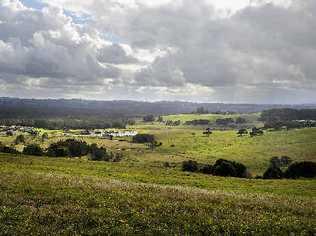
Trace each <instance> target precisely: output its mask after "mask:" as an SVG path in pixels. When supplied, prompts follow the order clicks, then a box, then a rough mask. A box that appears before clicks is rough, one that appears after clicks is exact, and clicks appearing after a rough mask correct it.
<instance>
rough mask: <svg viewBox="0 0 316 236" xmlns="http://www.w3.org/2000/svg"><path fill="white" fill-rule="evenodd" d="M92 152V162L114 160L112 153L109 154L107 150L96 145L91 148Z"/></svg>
mask: <svg viewBox="0 0 316 236" xmlns="http://www.w3.org/2000/svg"><path fill="white" fill-rule="evenodd" d="M90 151H91V154H90V160H92V161H109V160H110V159H111V158H112V153H110V154H109V153H107V151H106V149H105V148H103V147H101V148H99V147H98V146H97V145H96V144H95V143H94V144H92V145H91V146H90Z"/></svg>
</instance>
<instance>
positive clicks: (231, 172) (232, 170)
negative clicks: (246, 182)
mask: <svg viewBox="0 0 316 236" xmlns="http://www.w3.org/2000/svg"><path fill="white" fill-rule="evenodd" d="M213 174H214V175H218V176H231V177H240V178H246V177H247V176H249V175H250V173H249V172H248V171H247V167H246V166H245V165H243V164H241V163H238V162H235V161H228V160H224V159H219V160H217V161H216V162H215V165H214V166H213Z"/></svg>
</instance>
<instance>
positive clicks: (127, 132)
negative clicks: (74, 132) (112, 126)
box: [80, 130, 138, 139]
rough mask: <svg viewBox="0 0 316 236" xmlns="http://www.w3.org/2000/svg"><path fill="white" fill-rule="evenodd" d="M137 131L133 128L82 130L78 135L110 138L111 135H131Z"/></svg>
mask: <svg viewBox="0 0 316 236" xmlns="http://www.w3.org/2000/svg"><path fill="white" fill-rule="evenodd" d="M137 134H138V132H137V131H135V130H119V131H117V130H83V131H81V132H80V135H85V136H91V137H99V138H104V139H112V138H113V137H133V136H135V135H137Z"/></svg>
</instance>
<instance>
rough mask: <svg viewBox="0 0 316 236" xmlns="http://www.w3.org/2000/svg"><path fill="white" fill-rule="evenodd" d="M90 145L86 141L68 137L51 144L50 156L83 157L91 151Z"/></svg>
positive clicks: (48, 152)
mask: <svg viewBox="0 0 316 236" xmlns="http://www.w3.org/2000/svg"><path fill="white" fill-rule="evenodd" d="M89 151H90V147H89V145H88V144H87V143H86V142H85V141H79V140H75V139H67V140H65V141H59V142H57V143H53V144H51V145H50V146H49V147H48V149H47V154H48V156H53V157H65V156H71V157H81V156H85V155H87V154H88V153H89Z"/></svg>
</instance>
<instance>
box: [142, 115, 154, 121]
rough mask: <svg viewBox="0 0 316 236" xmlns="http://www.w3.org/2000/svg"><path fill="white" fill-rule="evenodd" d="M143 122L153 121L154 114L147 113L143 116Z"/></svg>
mask: <svg viewBox="0 0 316 236" xmlns="http://www.w3.org/2000/svg"><path fill="white" fill-rule="evenodd" d="M143 121H144V122H154V121H155V116H154V115H147V116H144V117H143Z"/></svg>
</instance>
